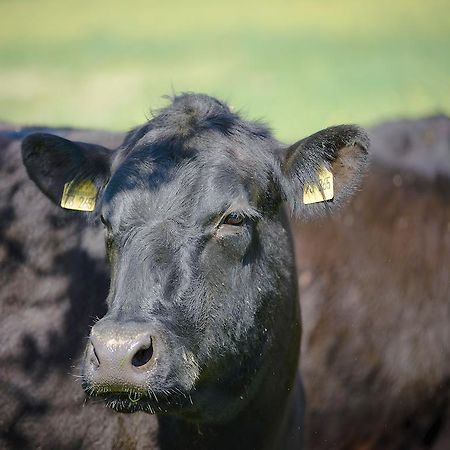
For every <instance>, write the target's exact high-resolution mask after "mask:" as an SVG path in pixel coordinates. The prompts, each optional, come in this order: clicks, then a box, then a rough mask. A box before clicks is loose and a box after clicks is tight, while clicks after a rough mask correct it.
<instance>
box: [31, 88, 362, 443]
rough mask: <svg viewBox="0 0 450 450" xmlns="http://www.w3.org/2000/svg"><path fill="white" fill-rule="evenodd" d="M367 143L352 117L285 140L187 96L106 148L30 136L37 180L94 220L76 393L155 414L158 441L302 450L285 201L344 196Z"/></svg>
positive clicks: (314, 210)
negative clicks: (100, 237)
mask: <svg viewBox="0 0 450 450" xmlns="http://www.w3.org/2000/svg"><path fill="white" fill-rule="evenodd" d="M367 147H368V138H367V135H366V134H365V132H364V131H363V130H361V129H360V128H358V127H355V126H338V127H332V128H329V129H326V130H324V131H321V132H319V133H316V134H314V135H312V136H311V137H309V138H306V139H304V140H301V141H299V142H297V143H296V144H294V145H292V146H290V147H287V146H284V145H282V144H280V143H279V142H277V141H276V140H275V139H274V138H273V137H272V136H271V134H270V132H269V131H268V129H267V128H265V127H264V126H262V125H261V124H258V123H254V122H246V121H244V120H242V119H241V118H240V117H239V116H238V115H237V114H234V113H232V112H231V111H230V110H229V109H228V107H227V106H226V105H224V104H223V103H221V102H219V101H217V100H215V99H213V98H210V97H207V96H204V95H195V94H185V95H181V96H179V97H176V98H175V99H174V101H173V103H172V104H171V105H170V106H169V107H167V108H165V109H163V110H162V111H161V112H160V114H159V115H158V116H156V117H155V118H153V119H152V120H150V121H149V122H148V123H147V124H145V125H143V126H142V127H140V128H138V129H136V130H135V131H134V132H132V133H130V135H129V136H128V137H127V138H126V139H125V141H124V143H123V145H122V146H120V147H119V149H118V150H117V151H115V152H110V151H109V150H107V149H105V148H103V147H100V146H98V145H93V144H84V143H80V142H74V141H69V140H66V139H63V138H61V137H57V136H54V135H49V134H45V133H38V134H33V135H30V136H28V137H27V138H26V139H25V140H24V142H23V160H24V163H25V166H26V168H27V171H28V174H29V175H30V177H31V178H32V179H33V180H34V181H35V183H36V184H37V185H38V187H39V188H40V189H41V190H42V191H43V192H44V193H45V194H46V195H47V196H48V197H49V198H50V199H52V200H53V201H54V202H55V203H59V202H60V201H62V203H63V204H65V205H66V206H70V207H72V208H80V209H93V208H94V203H95V202H96V206H95V212H94V217H99V218H100V220H101V221H102V222H103V223H104V225H105V229H106V247H107V254H108V259H109V261H110V266H111V285H110V289H109V295H108V298H107V305H108V311H107V313H106V315H105V316H104V317H103V318H102V319H101V320H99V321H98V322H97V323H96V324H95V325H94V327H93V328H92V330H91V334H90V340H89V342H88V343H87V346H86V352H85V356H84V361H83V364H82V384H83V387H84V389H85V391H86V393H87V395H88V396H89V397H91V398H97V399H104V400H105V402H106V404H107V406H110V407H111V408H113V409H115V410H117V411H120V412H136V411H145V412H150V413H155V412H156V413H157V414H158V415H159V416H160V420H159V438H158V439H159V445H160V447H161V448H183V449H186V448H195V449H201V448H208V449H212V448H214V449H220V448H227V449H228V448H257V449H263V448H268V449H269V448H271V449H272V448H274V449H279V448H299V446H300V443H301V434H302V432H303V426H302V415H303V405H302V389H301V383H300V379H299V378H298V377H297V364H298V354H299V342H300V333H301V327H300V316H299V304H298V301H297V277H296V271H295V262H294V255H293V246H292V243H291V238H290V233H289V227H288V222H287V219H286V216H285V214H284V210H283V205H284V204H287V206H288V208H289V209H290V210H291V212H292V214H293V215H294V216H295V217H311V216H313V215H317V214H321V213H322V212H326V211H328V210H330V209H332V207H334V206H336V205H339V204H341V203H342V202H343V201H344V200H345V198H346V197H348V196H349V194H351V192H352V191H353V190H354V189H355V187H356V186H357V185H358V182H359V179H360V176H361V172H362V169H363V168H364V166H365V162H366V159H367V158H366V156H367ZM324 168H325V169H327V170H328V171H329V172H326V173H325V175H320V174H323V173H324V170H325V169H324ZM330 172H331V174H332V175H331V174H330ZM322 176H326V177H327V178H328V179H327V183H331V180H330V176H332V177H333V179H334V189H333V192H332V194H331V196H332V197H333V200H332V201H327V202H325V201H319V202H316V201H317V195H319V198H320V197H321V196H324V195H327V196H328V195H329V193H330V184H328V185H327V184H326V183H325V182H324V180H323V179H321V177H322ZM314 186H316V188H315V189H314ZM314 190H315V198H314V199H313V200H311V196H310V195H311V194H312V192H314ZM308 195H309V197H308ZM81 197H84V199H82V198H81ZM88 197H89V198H88ZM313 197H314V195H313ZM327 198H328V197H327ZM310 201H311V202H313V203H311V204H307V203H309V202H310ZM82 300H83V299H80V301H82ZM31 359H32V355H30V360H31Z"/></svg>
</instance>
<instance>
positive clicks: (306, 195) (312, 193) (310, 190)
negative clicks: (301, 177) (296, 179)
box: [303, 166, 334, 205]
mask: <svg viewBox="0 0 450 450" xmlns="http://www.w3.org/2000/svg"><path fill="white" fill-rule="evenodd" d="M318 175H319V184H320V187H319V186H317V185H316V184H305V187H304V189H303V203H304V204H305V205H309V204H310V203H318V202H325V201H327V200H331V199H332V198H333V197H334V189H333V174H332V173H331V172H330V171H329V170H328V169H327V168H326V167H324V166H322V167H321V168H320V170H319V173H318Z"/></svg>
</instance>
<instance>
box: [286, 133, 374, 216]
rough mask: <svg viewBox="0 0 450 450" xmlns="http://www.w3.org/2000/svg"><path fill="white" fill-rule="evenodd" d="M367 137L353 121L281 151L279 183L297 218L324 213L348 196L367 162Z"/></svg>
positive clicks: (353, 189) (357, 183)
mask: <svg viewBox="0 0 450 450" xmlns="http://www.w3.org/2000/svg"><path fill="white" fill-rule="evenodd" d="M368 148H369V137H368V135H367V133H366V131H365V130H363V129H362V128H360V127H358V126H355V125H339V126H335V127H330V128H326V129H325V130H322V131H319V132H317V133H315V134H313V135H311V136H309V137H307V138H305V139H302V140H301V141H298V142H296V143H295V144H293V145H291V146H290V147H288V148H287V149H286V150H284V151H283V152H282V155H281V158H282V160H281V164H280V166H281V174H280V180H279V181H280V186H281V190H282V193H283V196H284V199H285V201H286V203H287V204H288V206H289V207H290V209H291V212H292V214H293V215H294V216H295V217H297V218H300V219H302V218H310V217H313V216H315V215H320V214H323V213H324V212H327V211H329V210H331V209H333V208H334V207H336V206H339V205H340V204H342V203H343V202H344V201H345V200H346V199H348V198H349V197H350V196H351V194H352V193H353V192H354V191H355V189H356V188H357V187H358V185H359V182H360V180H361V176H362V174H363V173H364V169H365V167H366V165H367V162H368Z"/></svg>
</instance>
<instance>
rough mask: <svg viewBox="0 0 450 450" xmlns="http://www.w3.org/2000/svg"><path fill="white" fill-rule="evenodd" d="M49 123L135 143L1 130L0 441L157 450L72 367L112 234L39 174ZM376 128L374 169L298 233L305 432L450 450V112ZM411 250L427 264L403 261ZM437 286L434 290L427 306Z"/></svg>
mask: <svg viewBox="0 0 450 450" xmlns="http://www.w3.org/2000/svg"><path fill="white" fill-rule="evenodd" d="M37 131H39V132H47V133H49V132H50V133H53V134H58V135H60V136H62V137H65V138H67V139H70V140H75V141H89V142H93V143H97V144H101V145H103V146H106V147H111V148H114V147H116V146H119V145H120V143H121V142H122V141H123V139H124V135H123V134H122V133H111V132H108V133H105V132H99V131H86V130H71V129H37V128H29V127H28V128H20V127H14V126H11V125H7V124H6V125H1V124H0V173H1V176H0V282H1V289H0V333H1V334H0V335H1V344H2V345H1V346H0V447H1V448H7V449H9V448H11V449H19V448H20V449H25V448H26V449H28V448H30V449H31V448H32V449H34V448H43V449H54V448H59V449H72V448H104V449H113V448H114V449H120V448H125V449H143V448H146V449H148V448H157V427H158V424H157V421H156V417H155V416H153V415H148V414H144V413H135V414H127V415H124V414H117V413H115V412H114V411H112V410H110V409H106V408H105V407H104V406H103V405H102V404H101V403H99V404H97V403H92V402H91V404H89V405H88V406H86V407H83V404H84V398H83V395H82V390H81V388H80V387H79V381H78V378H77V377H74V376H72V374H76V372H77V368H76V362H77V360H78V358H79V356H80V354H82V350H83V347H84V341H83V338H84V336H87V335H88V333H89V327H90V325H91V324H92V323H93V321H94V319H95V317H97V316H99V317H101V316H103V315H104V314H105V312H106V309H105V306H104V304H103V299H104V298H105V297H106V295H107V290H108V269H107V267H105V263H104V258H103V252H104V248H103V244H102V241H103V237H102V232H101V229H100V225H99V224H98V223H97V222H95V221H94V222H92V223H91V224H90V225H89V226H87V224H86V221H85V220H84V219H83V218H81V217H80V216H79V215H78V214H77V213H76V212H71V211H70V210H63V209H61V208H59V207H58V206H56V205H54V204H52V203H51V202H49V201H47V199H46V198H45V197H44V196H43V195H42V194H41V193H40V192H39V191H38V189H37V188H36V187H35V185H34V184H33V183H31V182H30V181H29V180H28V178H27V175H26V173H25V169H24V167H23V165H22V163H21V158H20V142H21V140H22V139H23V138H24V137H25V136H27V135H28V134H30V133H32V132H37ZM371 136H372V145H371V155H372V157H371V165H370V170H369V172H368V176H366V177H365V179H364V181H363V184H362V187H361V189H360V190H359V192H357V194H356V195H355V196H354V199H353V201H352V202H351V203H350V204H349V205H348V206H347V207H344V208H343V209H342V213H338V214H334V215H333V216H332V217H326V219H325V220H323V221H321V222H320V223H317V222H316V221H315V222H311V223H309V224H308V223H300V222H296V223H295V224H294V227H293V231H294V238H295V241H296V250H297V267H298V275H299V288H300V293H301V299H302V322H303V337H302V346H303V349H302V360H301V369H302V376H303V380H304V383H305V387H306V394H307V408H306V424H307V426H306V428H305V431H306V441H307V443H308V444H309V448H310V449H312V450H314V449H329V448H334V449H352V450H357V449H361V448H365V449H374V450H375V449H377V450H378V449H379V450H381V449H393V450H401V449H405V448H408V449H415V450H419V449H420V450H425V449H433V450H443V449H447V448H449V445H450V444H449V443H450V421H449V417H450V413H449V404H450V402H449V397H450V393H449V383H448V379H449V377H450V368H449V361H450V360H449V358H448V354H446V351H445V349H447V351H448V347H445V343H446V342H448V341H449V337H448V333H449V327H448V324H449V321H450V320H449V314H448V298H449V296H448V285H446V284H445V283H446V282H447V281H448V276H447V275H448V273H449V268H450V263H449V261H448V255H449V251H448V245H449V244H448V242H449V241H448V232H447V231H446V230H448V223H449V217H448V212H449V208H448V202H449V194H448V192H449V186H450V182H449V177H448V173H450V170H449V165H450V157H449V150H448V149H449V147H450V120H449V119H448V118H447V117H444V116H440V117H432V118H427V119H419V120H402V121H395V122H392V123H386V124H383V125H380V126H377V127H375V128H373V129H372V131H371ZM374 207H376V209H375V210H374ZM446 227H447V228H446ZM433 229H438V230H440V231H439V232H438V233H434V234H433V233H432V231H433ZM430 230H431V231H430ZM408 233H411V234H408ZM430 239H437V240H438V241H439V245H440V246H441V247H442V248H441V251H440V252H436V253H434V254H433V253H431V254H429V253H428V256H427V254H425V253H424V249H427V248H429V244H428V245H423V244H422V242H423V241H424V240H430ZM405 241H407V245H406V244H404V243H405ZM403 247H404V249H405V251H407V250H408V249H409V250H408V251H410V252H414V253H415V256H414V258H410V259H408V258H405V257H404V256H403V257H402V254H397V255H396V256H395V258H393V257H392V256H393V252H394V250H395V249H397V250H398V249H399V248H403ZM374 248H376V249H378V252H377V253H375V254H373V249H374ZM368 249H370V251H369V250H368ZM394 254H395V253H394ZM425 258H426V261H428V260H430V261H432V262H433V264H434V265H432V266H430V265H429V264H428V263H425ZM413 264H417V267H419V268H421V267H423V270H411V266H412V265H413ZM362 275H363V276H362ZM369 275H370V278H369ZM386 281H388V284H386V285H384V284H383V283H384V282H386ZM400 281H401V282H400ZM408 286H409V287H408ZM405 287H408V290H407V295H406V294H405ZM333 289H334V290H333ZM380 289H381V290H382V293H383V297H380V295H378V292H380ZM425 290H429V291H430V292H431V293H432V295H428V296H427V297H426V298H425V301H424V302H422V303H420V302H419V303H418V301H417V299H416V292H422V293H423V292H424V291H425ZM433 291H434V292H433ZM361 292H364V296H362V295H361ZM356 294H357V295H356ZM422 298H424V296H423V295H422ZM428 300H431V301H428ZM366 306H367V307H366ZM402 311H403V312H402ZM399 314H401V315H403V317H404V319H403V320H400V319H398V316H399ZM391 315H392V317H391ZM405 319H407V320H405ZM383 340H384V341H383ZM386 340H388V341H389V344H388V345H385V344H386ZM333 344H334V346H333ZM389 347H391V348H389ZM374 348H375V349H376V350H377V352H376V353H374V351H373V349H374ZM411 349H412V350H411ZM374 355H376V357H374ZM430 362H431V363H430ZM405 366H406V367H407V369H408V370H405V369H404V368H405ZM428 369H429V370H428ZM428 372H429V373H428ZM446 380H447V381H446ZM416 387H417V388H416Z"/></svg>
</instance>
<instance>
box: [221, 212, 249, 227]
mask: <svg viewBox="0 0 450 450" xmlns="http://www.w3.org/2000/svg"><path fill="white" fill-rule="evenodd" d="M244 221H245V215H244V214H242V213H241V212H238V211H235V212H231V213H230V214H227V215H226V216H225V217H224V219H223V220H222V225H231V226H234V227H238V226H241V225H243V223H244Z"/></svg>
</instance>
